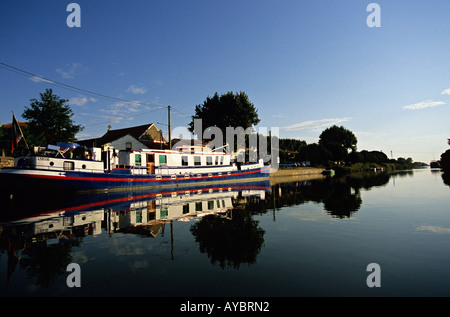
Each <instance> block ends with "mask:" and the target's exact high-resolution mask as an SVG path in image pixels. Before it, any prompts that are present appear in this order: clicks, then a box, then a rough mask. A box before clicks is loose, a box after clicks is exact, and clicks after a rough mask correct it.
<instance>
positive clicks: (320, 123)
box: [283, 118, 351, 131]
mask: <svg viewBox="0 0 450 317" xmlns="http://www.w3.org/2000/svg"><path fill="white" fill-rule="evenodd" d="M349 120H351V118H334V119H322V120H311V121H304V122H300V123H295V124H292V125H290V126H286V127H283V129H285V130H289V131H295V130H320V129H323V128H325V127H329V126H333V125H335V124H339V123H342V122H347V121H349Z"/></svg>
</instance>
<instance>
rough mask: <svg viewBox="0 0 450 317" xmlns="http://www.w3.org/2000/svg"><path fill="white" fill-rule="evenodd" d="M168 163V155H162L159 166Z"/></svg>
mask: <svg viewBox="0 0 450 317" xmlns="http://www.w3.org/2000/svg"><path fill="white" fill-rule="evenodd" d="M166 165H167V156H166V155H160V156H159V166H166Z"/></svg>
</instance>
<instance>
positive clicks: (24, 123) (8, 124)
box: [3, 121, 28, 129]
mask: <svg viewBox="0 0 450 317" xmlns="http://www.w3.org/2000/svg"><path fill="white" fill-rule="evenodd" d="M18 123H19V126H20V127H21V128H23V129H26V128H28V122H21V121H18ZM11 126H12V123H7V124H4V125H3V127H4V128H7V129H9V128H11Z"/></svg>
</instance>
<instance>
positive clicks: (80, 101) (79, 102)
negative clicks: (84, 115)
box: [69, 97, 97, 107]
mask: <svg viewBox="0 0 450 317" xmlns="http://www.w3.org/2000/svg"><path fill="white" fill-rule="evenodd" d="M88 101H90V102H96V101H97V99H95V98H86V97H73V98H71V99H70V100H69V102H70V104H73V105H76V106H80V107H81V106H84V105H85V104H86V103H87V102H88Z"/></svg>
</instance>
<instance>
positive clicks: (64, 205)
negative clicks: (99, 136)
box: [0, 169, 450, 297]
mask: <svg viewBox="0 0 450 317" xmlns="http://www.w3.org/2000/svg"><path fill="white" fill-rule="evenodd" d="M186 191H187V189H174V190H166V192H164V193H162V195H161V196H160V195H157V193H145V192H142V193H118V194H114V195H112V194H110V195H103V196H99V195H97V196H95V197H93V196H92V195H91V196H87V197H76V198H75V199H74V200H73V201H69V200H64V201H58V200H57V199H54V200H53V199H49V198H48V197H47V198H45V199H41V200H39V199H35V200H31V201H30V200H24V199H17V198H14V199H12V200H11V199H10V200H7V201H6V202H3V204H2V207H1V225H0V252H1V253H0V295H2V296H152V297H153V296H163V297H173V296H183V297H197V296H215V297H216V296H217V297H223V296H225V297H227V296H232V297H240V296H256V297H260V296H264V297H279V296H287V297H300V296H450V270H449V268H450V252H449V250H450V208H449V206H450V187H449V186H448V185H446V184H445V183H444V182H443V179H442V176H441V172H440V171H432V170H429V169H424V170H415V171H410V172H404V173H398V174H393V175H386V174H373V175H372V176H371V177H366V176H364V177H363V176H358V177H347V178H344V179H338V178H331V179H322V180H312V181H306V182H294V183H284V184H278V185H273V186H270V184H267V183H263V184H244V185H242V186H236V187H230V188H228V187H223V188H201V192H199V188H195V189H191V190H190V191H189V193H188V194H187V193H186ZM42 200H44V201H42ZM231 207H232V208H231ZM70 263H76V264H78V265H79V266H80V272H81V275H80V276H79V281H80V282H81V287H72V288H71V287H68V285H67V281H66V280H67V278H68V276H69V274H71V272H72V271H70V272H68V271H67V266H68V265H69V264H70ZM370 263H377V264H378V265H379V267H380V269H381V271H380V274H379V276H378V277H379V279H378V280H379V281H381V287H368V286H367V283H366V279H367V277H368V276H369V274H371V272H368V271H367V270H366V269H367V266H368V264H370Z"/></svg>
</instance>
